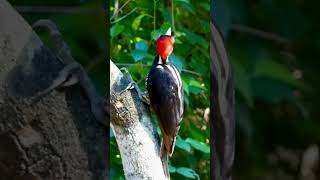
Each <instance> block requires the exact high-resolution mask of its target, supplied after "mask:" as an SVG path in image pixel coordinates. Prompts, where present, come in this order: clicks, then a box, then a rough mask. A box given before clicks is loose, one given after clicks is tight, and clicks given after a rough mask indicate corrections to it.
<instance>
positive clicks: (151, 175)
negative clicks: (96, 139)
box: [110, 61, 165, 180]
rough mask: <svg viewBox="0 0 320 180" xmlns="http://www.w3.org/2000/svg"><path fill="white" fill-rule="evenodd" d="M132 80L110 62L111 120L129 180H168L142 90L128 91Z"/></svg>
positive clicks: (156, 135)
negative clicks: (142, 96)
mask: <svg viewBox="0 0 320 180" xmlns="http://www.w3.org/2000/svg"><path fill="white" fill-rule="evenodd" d="M131 81H132V80H131V78H130V77H129V76H127V75H124V74H123V73H122V72H121V71H120V70H119V69H118V67H117V66H116V65H115V64H114V63H113V62H112V61H110V118H111V119H110V120H111V127H112V129H113V132H114V134H115V137H116V140H117V143H118V146H119V149H120V153H121V159H122V164H123V168H124V173H125V176H126V179H127V180H136V179H137V180H138V179H139V180H141V179H142V180H143V179H155V180H164V179H165V175H164V171H163V167H162V162H161V160H160V152H159V150H160V141H159V136H158V134H157V131H156V128H155V126H154V124H153V123H152V122H151V118H150V113H149V110H148V107H147V106H145V105H144V104H143V103H142V101H141V100H140V99H139V96H138V93H137V91H139V89H136V90H137V91H136V90H135V89H132V90H125V91H124V89H126V87H127V86H128V84H130V82H131Z"/></svg>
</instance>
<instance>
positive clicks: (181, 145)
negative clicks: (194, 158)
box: [176, 136, 191, 152]
mask: <svg viewBox="0 0 320 180" xmlns="http://www.w3.org/2000/svg"><path fill="white" fill-rule="evenodd" d="M176 146H177V147H178V148H180V149H183V150H185V151H187V152H191V146H190V144H188V143H187V142H185V141H184V140H183V139H181V137H179V136H178V137H177V139H176Z"/></svg>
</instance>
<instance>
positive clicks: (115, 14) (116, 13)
mask: <svg viewBox="0 0 320 180" xmlns="http://www.w3.org/2000/svg"><path fill="white" fill-rule="evenodd" d="M130 1H131V0H128V1H126V2H125V3H124V4H123V5H122V6H121V7H120V8H119V9H118V10H117V12H115V13H114V14H113V16H112V17H111V18H110V20H112V19H115V18H116V17H117V15H118V13H119V12H120V11H121V10H122V9H123V8H124V7H125V6H126V5H127V4H128V3H129V2H130Z"/></svg>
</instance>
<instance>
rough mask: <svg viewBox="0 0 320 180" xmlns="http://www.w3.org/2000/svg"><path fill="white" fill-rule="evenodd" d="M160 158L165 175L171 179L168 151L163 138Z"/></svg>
mask: <svg viewBox="0 0 320 180" xmlns="http://www.w3.org/2000/svg"><path fill="white" fill-rule="evenodd" d="M160 146H161V147H160V158H161V162H162V166H163V171H164V175H165V176H166V178H167V179H168V180H170V172H169V165H168V154H167V151H166V147H165V145H164V143H163V140H162V141H161V145H160Z"/></svg>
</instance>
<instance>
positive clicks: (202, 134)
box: [110, 0, 210, 180]
mask: <svg viewBox="0 0 320 180" xmlns="http://www.w3.org/2000/svg"><path fill="white" fill-rule="evenodd" d="M126 2H127V1H125V0H120V1H119V7H121V6H122V5H124V4H125V3H126ZM168 2H169V3H168V4H167V3H165V1H158V0H155V1H150V0H139V1H130V2H129V3H127V4H126V5H125V6H124V7H123V8H122V9H121V11H120V12H119V13H118V15H117V17H116V18H112V19H111V38H112V40H111V59H112V60H113V61H114V62H115V63H116V64H117V65H118V66H119V67H122V66H125V67H126V68H127V69H128V70H129V72H130V74H131V75H132V77H133V79H134V80H135V81H136V82H137V83H138V85H139V86H140V87H141V88H142V89H144V80H145V77H146V75H147V73H148V71H149V69H150V67H151V64H152V62H153V60H154V58H155V56H156V50H155V40H156V39H157V38H158V37H159V35H161V34H165V33H166V31H167V30H168V28H169V27H171V26H172V24H171V17H172V14H171V3H170V1H168ZM174 2H175V4H174V7H175V8H174V12H175V14H174V18H175V30H176V32H175V33H176V37H175V47H174V51H173V54H172V55H171V56H170V57H169V61H170V62H172V63H173V64H174V65H175V66H176V67H177V69H178V70H179V71H180V72H181V76H182V80H183V85H184V93H185V113H184V115H183V123H182V125H181V128H180V132H179V136H178V138H177V142H176V148H175V152H174V154H173V157H172V158H170V163H171V165H170V172H171V177H172V179H174V180H175V179H186V178H190V179H200V178H201V179H209V174H210V169H209V164H210V163H209V153H210V148H209V122H208V119H205V118H204V112H205V109H207V108H209V105H210V103H209V78H210V77H209V67H210V61H209V56H210V55H209V47H208V46H209V42H208V40H209V32H210V29H209V8H208V7H209V6H210V5H209V3H208V1H205V0H201V1H198V0H175V1H174ZM114 3H115V1H111V7H110V10H111V16H112V15H113V14H114V12H115V7H114ZM154 17H155V18H154ZM191 19H192V20H191ZM171 28H172V27H171ZM111 141H112V143H113V144H116V141H115V139H114V138H112V140H111ZM111 156H112V157H111V169H112V170H111V172H112V174H111V178H112V179H117V178H118V177H123V170H122V167H121V166H118V165H120V164H121V159H120V158H117V156H119V151H118V149H117V147H116V146H112V148H111Z"/></svg>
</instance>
